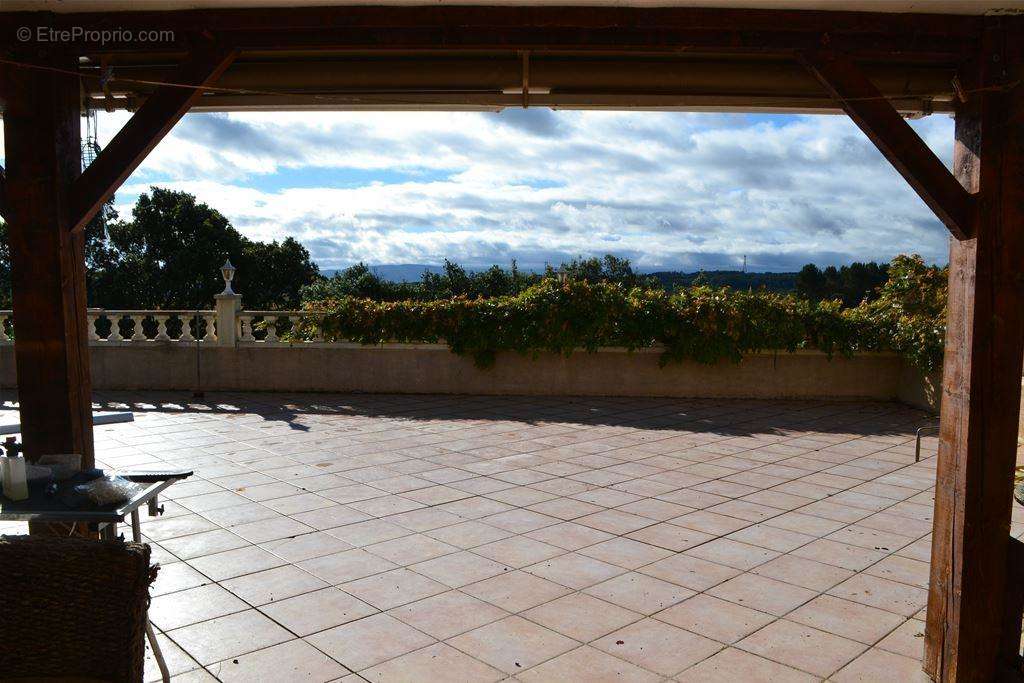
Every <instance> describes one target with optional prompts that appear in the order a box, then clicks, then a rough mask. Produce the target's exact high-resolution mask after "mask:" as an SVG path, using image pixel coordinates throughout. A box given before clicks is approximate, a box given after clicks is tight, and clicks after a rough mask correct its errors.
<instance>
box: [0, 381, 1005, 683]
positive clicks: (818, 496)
mask: <svg viewBox="0 0 1024 683" xmlns="http://www.w3.org/2000/svg"><path fill="white" fill-rule="evenodd" d="M98 399H99V403H100V404H101V406H102V407H103V408H104V409H119V408H124V407H128V408H131V409H132V410H134V411H135V416H136V418H135V419H136V421H135V422H134V423H127V424H117V425H110V426H104V427H97V428H96V451H97V454H98V459H100V460H102V463H103V464H104V465H105V466H107V467H114V468H116V467H127V466H132V467H135V466H143V465H161V464H164V463H169V464H172V465H175V466H184V467H191V468H195V470H196V475H197V476H196V477H194V478H193V479H191V480H189V481H187V482H185V483H182V484H177V485H175V486H173V487H172V488H171V489H170V490H169V494H170V495H169V496H168V498H170V499H173V500H168V501H167V503H166V512H165V514H164V516H163V517H162V518H159V519H148V520H147V519H146V518H144V521H143V530H144V533H145V535H146V537H147V538H148V539H149V541H150V543H152V545H153V549H154V557H155V559H156V560H157V561H159V562H160V564H161V569H160V573H159V577H158V579H157V581H156V584H155V585H154V589H153V593H154V595H155V597H154V599H153V603H152V606H151V609H150V615H151V618H152V621H153V623H154V624H155V625H156V626H157V627H158V628H159V630H160V631H161V632H162V635H161V636H160V638H161V640H162V642H163V647H164V652H165V653H166V655H167V656H168V659H169V663H170V665H171V668H172V671H173V673H175V674H177V676H178V678H177V679H176V680H197V681H201V680H213V678H217V679H221V680H225V681H234V680H244V681H255V680H268V681H271V680H272V681H299V680H310V681H330V680H343V681H346V682H347V683H355V681H359V680H363V679H365V680H368V681H417V682H423V681H500V680H513V681H522V682H523V683H532V682H534V681H572V680H578V681H588V682H590V681H605V680H615V681H701V682H705V681H718V680H722V681H730V683H732V682H735V681H744V682H745V683H749V682H752V681H772V682H773V683H778V682H781V681H813V680H822V679H829V680H834V681H876V680H877V681H894V680H899V681H916V680H922V681H923V680H926V678H925V676H924V674H922V673H921V671H920V657H921V653H922V642H923V637H922V632H923V628H924V623H923V621H922V618H923V615H924V612H923V610H924V607H925V602H926V586H927V581H928V560H929V532H930V529H931V515H932V494H931V487H932V484H933V480H934V465H935V458H934V452H935V448H936V440H935V439H934V438H933V437H932V438H927V439H925V441H924V449H923V457H922V461H921V462H920V463H919V464H915V463H914V430H915V429H916V428H917V427H919V426H922V425H925V424H931V423H932V420H931V419H930V418H928V417H927V416H926V415H924V414H923V413H921V412H918V411H915V410H911V409H909V408H905V407H902V406H899V405H895V404H878V403H824V402H797V401H727V400H674V399H633V398H628V399H627V398H622V399H611V398H609V399H600V398H580V399H569V398H531V397H482V396H480V397H474V396H337V395H306V396H293V395H281V394H216V395H209V396H208V397H207V399H206V401H203V402H195V403H187V401H188V399H187V398H186V395H185V394H176V395H172V394H154V393H143V394H127V393H124V394H102V395H99V396H98ZM1015 520H1018V518H1017V517H1016V513H1015ZM1014 526H1015V528H1014V531H1015V533H1019V531H1020V527H1019V521H1016V522H1015V525H1014ZM17 530H18V529H17V525H11V524H7V525H0V531H6V532H11V531H17ZM152 664H153V662H152V661H148V662H147V665H148V677H150V679H151V680H155V679H156V678H158V672H157V670H156V667H155V666H152Z"/></svg>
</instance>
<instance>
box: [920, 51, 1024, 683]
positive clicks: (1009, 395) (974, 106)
mask: <svg viewBox="0 0 1024 683" xmlns="http://www.w3.org/2000/svg"><path fill="white" fill-rule="evenodd" d="M1022 75H1024V68H1022V67H1021V53H1020V45H1019V41H1007V40H1006V35H1005V34H1004V33H1002V32H1000V31H993V32H992V33H991V34H990V35H989V36H988V38H986V48H985V49H984V50H983V51H981V52H980V53H979V55H978V60H977V62H976V64H975V66H974V67H972V68H970V69H965V70H964V72H963V73H962V74H961V81H962V82H963V84H964V86H965V89H966V90H969V91H974V92H972V93H971V94H970V95H969V97H968V100H967V102H966V103H965V104H963V105H962V106H961V107H960V110H959V111H958V112H957V115H956V146H955V149H954V163H953V165H954V168H955V171H956V176H957V178H958V179H959V180H960V182H961V183H963V185H964V187H965V188H967V189H968V190H971V191H974V192H977V193H978V210H977V212H976V213H975V215H974V217H973V221H974V228H973V230H971V233H972V234H973V235H974V237H972V238H971V239H965V240H953V241H952V244H951V247H950V258H949V261H950V266H949V308H948V322H947V329H946V357H945V363H944V366H943V380H942V410H941V430H940V439H939V456H938V473H937V479H936V486H935V517H934V523H933V533H932V559H931V579H930V583H929V593H928V618H927V628H926V638H925V670H926V671H927V672H928V673H929V674H930V675H931V676H932V677H933V678H934V679H935V680H937V681H942V682H953V681H990V680H996V672H997V671H998V670H999V669H1000V668H1002V667H1001V664H1002V662H1001V661H1000V657H1001V655H1005V652H1006V648H1005V646H1004V644H1005V643H1007V642H1012V641H1013V640H1014V639H1016V642H1017V643H1018V644H1019V641H1020V622H1019V620H1018V621H1017V624H1016V626H1015V627H1014V626H1010V627H1009V628H1011V629H1014V628H1015V629H1016V632H1007V631H1006V629H1007V625H1006V624H1007V621H1006V620H1005V612H1006V603H1007V602H1008V601H1009V600H1011V599H1012V593H1013V592H1012V591H1010V590H1009V587H1008V580H1009V579H1008V572H1007V564H1008V555H1010V516H1011V506H1012V498H1011V495H1012V490H1013V474H1014V464H1015V462H1016V447H1017V428H1018V411H1019V407H1020V390H1021V382H1020V376H1021V366H1022V362H1021V360H1022V355H1024V229H1022V226H1024V183H1022V182H1021V178H1022V177H1024V88H1022V87H1021V86H1020V80H1019V79H1020V78H1021V76H1022ZM980 88H986V89H987V90H984V91H981V90H979V89H980ZM1002 88H1005V89H1006V90H1005V91H1002V90H1000V89H1002Z"/></svg>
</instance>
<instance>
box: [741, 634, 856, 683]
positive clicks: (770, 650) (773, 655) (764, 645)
mask: <svg viewBox="0 0 1024 683" xmlns="http://www.w3.org/2000/svg"><path fill="white" fill-rule="evenodd" d="M737 647H739V648H740V649H742V650H746V651H747V652H752V653H754V654H756V655H761V656H762V657H765V658H767V659H770V660H772V661H774V662H779V663H780V664H785V665H787V666H790V667H793V668H795V669H800V670H801V671H806V672H807V673H811V674H814V675H815V676H820V677H821V678H827V677H828V676H830V675H831V674H832V673H834V672H835V671H838V670H839V669H841V668H842V667H844V666H846V664H847V663H849V662H850V661H852V660H853V659H854V658H855V657H857V655H859V654H860V653H861V652H863V651H864V650H865V649H866V648H865V646H864V645H862V644H860V643H857V642H855V641H852V640H849V639H847V638H842V637H840V636H836V635H832V634H831V633H825V632H824V631H819V630H818V629H814V628H811V627H810V626H804V625H802V624H797V623H794V622H792V621H786V620H785V619H779V620H778V621H775V622H773V623H771V624H769V625H768V626H765V627H764V628H763V629H761V630H760V631H757V632H756V633H754V634H752V635H750V636H747V637H746V638H744V639H743V640H741V641H740V642H739V643H738V644H737Z"/></svg>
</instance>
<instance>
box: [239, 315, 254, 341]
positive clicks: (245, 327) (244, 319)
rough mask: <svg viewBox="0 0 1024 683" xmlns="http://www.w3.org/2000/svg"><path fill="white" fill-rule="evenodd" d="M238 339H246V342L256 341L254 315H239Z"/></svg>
mask: <svg viewBox="0 0 1024 683" xmlns="http://www.w3.org/2000/svg"><path fill="white" fill-rule="evenodd" d="M238 341H244V342H251V341H256V338H255V337H253V336H252V316H251V315H240V316H238Z"/></svg>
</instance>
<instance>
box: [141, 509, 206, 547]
mask: <svg viewBox="0 0 1024 683" xmlns="http://www.w3.org/2000/svg"><path fill="white" fill-rule="evenodd" d="M216 528H217V526H216V525H215V524H214V523H213V522H211V521H209V520H207V519H204V518H203V517H200V516H199V515H195V514H192V515H181V516H178V517H170V518H167V517H165V518H163V519H157V520H153V521H147V522H146V536H147V537H148V538H151V539H153V540H154V541H161V542H162V541H166V540H168V539H170V538H178V537H179V536H188V535H189V534H198V533H202V532H204V531H213V530H215V529H216Z"/></svg>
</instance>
